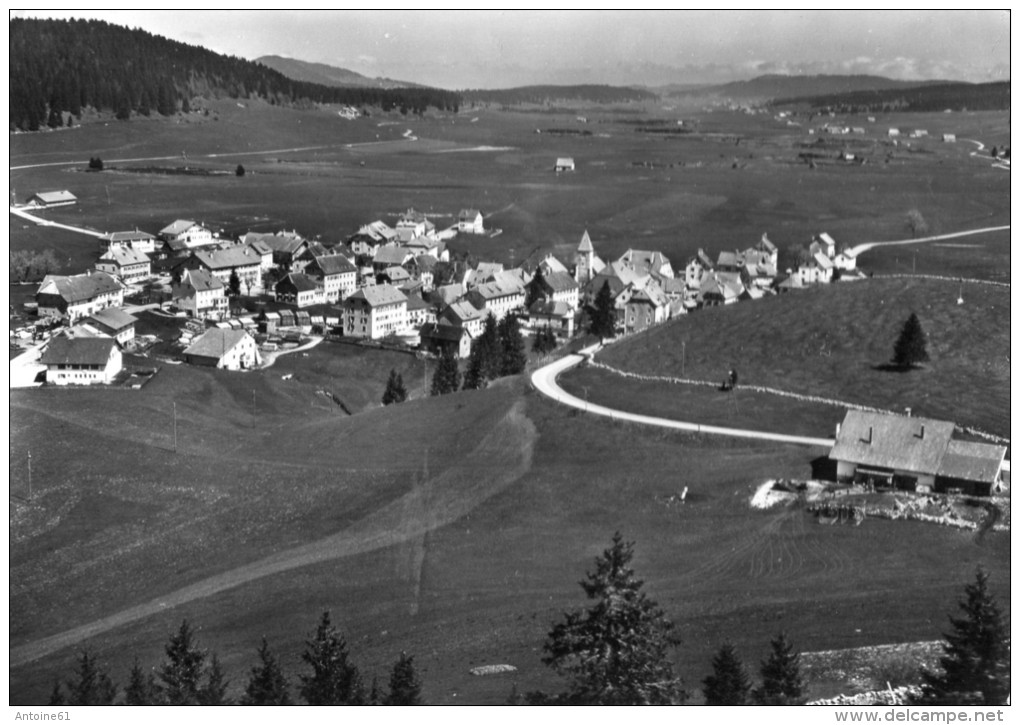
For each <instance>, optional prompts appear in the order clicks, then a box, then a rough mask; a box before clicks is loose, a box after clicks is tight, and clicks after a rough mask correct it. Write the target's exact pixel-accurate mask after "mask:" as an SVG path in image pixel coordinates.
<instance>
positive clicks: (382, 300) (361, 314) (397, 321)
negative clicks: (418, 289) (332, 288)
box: [343, 284, 408, 340]
mask: <svg viewBox="0 0 1020 725" xmlns="http://www.w3.org/2000/svg"><path fill="white" fill-rule="evenodd" d="M343 309H344V314H343V317H344V336H346V337H367V338H369V339H371V340H378V339H379V338H382V337H386V336H387V335H390V334H392V333H397V332H402V331H404V330H406V329H407V327H408V321H407V297H406V296H405V295H404V293H403V292H401V291H400V290H398V289H397V288H396V287H391V286H390V285H388V284H377V285H375V286H373V287H365V288H363V289H360V290H358V291H357V292H355V293H354V294H352V295H351V296H350V297H348V298H347V299H345V300H344V301H343Z"/></svg>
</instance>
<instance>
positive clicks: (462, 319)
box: [439, 298, 488, 337]
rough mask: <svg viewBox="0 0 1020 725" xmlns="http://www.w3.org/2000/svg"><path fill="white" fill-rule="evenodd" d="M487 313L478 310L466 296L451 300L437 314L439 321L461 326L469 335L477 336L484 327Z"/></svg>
mask: <svg viewBox="0 0 1020 725" xmlns="http://www.w3.org/2000/svg"><path fill="white" fill-rule="evenodd" d="M486 317H488V314H487V313H485V312H483V311H482V310H479V309H478V308H477V307H475V306H474V305H473V304H471V302H469V301H468V300H467V299H466V298H465V299H462V300H458V301H456V302H452V303H451V304H450V305H449V306H448V307H447V308H446V309H444V310H443V311H442V312H441V313H440V314H439V321H440V322H444V321H445V322H446V323H449V324H451V325H453V326H454V327H463V328H464V329H466V330H467V331H468V332H470V333H471V337H478V336H479V335H481V334H482V329H483V328H484V327H485V318H486Z"/></svg>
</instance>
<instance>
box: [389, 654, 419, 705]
mask: <svg viewBox="0 0 1020 725" xmlns="http://www.w3.org/2000/svg"><path fill="white" fill-rule="evenodd" d="M386 704H387V705H422V704H424V702H423V700H422V699H421V678H419V677H418V673H417V672H416V671H415V669H414V657H413V656H410V655H408V654H407V653H406V652H401V653H400V658H399V659H398V660H397V661H396V663H394V665H393V672H392V673H390V694H389V695H388V696H387V697H386Z"/></svg>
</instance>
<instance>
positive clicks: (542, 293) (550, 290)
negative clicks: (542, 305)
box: [527, 272, 581, 312]
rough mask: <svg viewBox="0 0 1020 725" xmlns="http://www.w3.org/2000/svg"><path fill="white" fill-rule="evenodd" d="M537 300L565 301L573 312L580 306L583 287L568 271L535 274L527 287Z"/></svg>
mask: <svg viewBox="0 0 1020 725" xmlns="http://www.w3.org/2000/svg"><path fill="white" fill-rule="evenodd" d="M527 289H528V291H529V292H530V294H531V295H532V296H533V298H534V299H536V300H539V299H541V300H547V301H550V302H563V303H564V304H566V305H567V307H568V308H569V309H570V311H571V312H575V311H577V309H578V307H579V306H580V291H581V288H580V286H579V285H578V284H577V282H575V281H574V278H573V277H571V276H570V275H569V274H568V273H566V272H548V273H545V274H542V275H535V276H534V277H533V278H532V280H531V282H529V283H528V287H527Z"/></svg>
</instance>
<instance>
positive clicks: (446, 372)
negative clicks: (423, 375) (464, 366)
mask: <svg viewBox="0 0 1020 725" xmlns="http://www.w3.org/2000/svg"><path fill="white" fill-rule="evenodd" d="M459 389H460V368H459V367H458V365H457V358H455V357H454V356H453V347H452V346H450V345H446V346H444V347H443V351H442V354H441V355H440V356H439V364H438V365H436V371H435V372H434V373H433V374H432V395H446V394H447V393H455V392H457V390H459Z"/></svg>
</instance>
